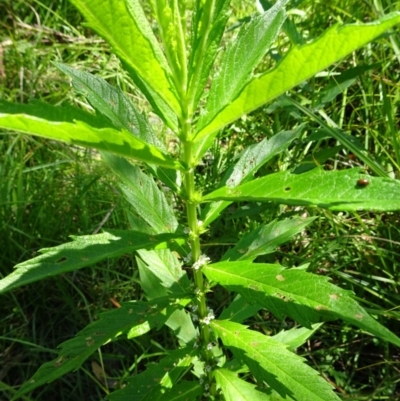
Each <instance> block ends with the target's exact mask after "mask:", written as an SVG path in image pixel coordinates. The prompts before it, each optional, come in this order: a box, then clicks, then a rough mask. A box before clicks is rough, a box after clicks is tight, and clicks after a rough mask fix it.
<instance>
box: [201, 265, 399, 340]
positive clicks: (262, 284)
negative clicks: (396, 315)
mask: <svg viewBox="0 0 400 401" xmlns="http://www.w3.org/2000/svg"><path fill="white" fill-rule="evenodd" d="M203 272H204V274H205V275H206V276H207V278H208V279H209V280H213V281H215V282H217V283H219V284H221V285H223V286H224V287H226V288H228V289H229V290H230V291H236V292H238V293H239V294H240V295H242V296H243V297H244V298H245V299H246V300H247V301H248V302H249V303H252V304H258V305H260V306H263V307H264V308H267V309H268V310H270V311H271V312H272V313H273V314H274V315H276V316H277V317H278V318H279V319H282V318H283V317H284V316H285V315H289V316H291V317H292V318H293V319H295V320H297V321H299V322H300V323H301V324H302V325H304V326H306V327H309V328H311V323H316V322H318V321H319V320H320V319H321V318H323V319H330V320H332V319H338V318H340V319H343V320H345V321H346V322H349V323H351V324H354V325H355V326H358V327H360V328H361V329H363V330H366V331H368V332H370V333H372V334H374V335H376V336H378V337H380V338H383V339H384V340H386V341H390V342H391V343H393V344H395V345H397V346H399V345H400V339H399V338H398V337H397V336H396V335H394V334H393V333H392V332H391V331H389V330H388V329H386V327H384V326H382V325H381V324H380V323H378V322H377V321H376V320H375V319H373V318H372V317H371V316H370V315H369V314H368V313H367V312H366V311H365V310H364V309H363V308H362V307H361V306H360V305H359V304H358V303H357V302H356V301H355V300H354V299H353V293H352V292H350V291H347V290H343V289H341V288H340V287H337V286H335V285H333V284H331V283H330V282H329V278H328V277H323V276H318V275H315V274H312V273H307V272H305V271H304V270H302V269H289V270H285V268H284V267H282V266H279V265H271V264H261V263H251V262H247V261H243V262H221V263H215V264H210V265H207V266H205V267H204V268H203Z"/></svg>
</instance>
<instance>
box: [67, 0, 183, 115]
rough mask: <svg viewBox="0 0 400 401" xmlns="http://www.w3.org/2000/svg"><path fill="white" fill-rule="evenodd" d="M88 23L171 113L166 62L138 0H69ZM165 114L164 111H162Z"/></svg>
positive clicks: (176, 105) (175, 106)
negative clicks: (160, 99) (161, 100)
mask: <svg viewBox="0 0 400 401" xmlns="http://www.w3.org/2000/svg"><path fill="white" fill-rule="evenodd" d="M71 2H72V4H74V5H75V6H76V7H77V8H78V10H79V11H80V12H81V13H82V14H83V16H84V17H85V18H86V20H87V22H88V25H89V26H90V28H92V29H93V30H94V31H96V32H97V33H98V34H99V35H100V36H102V37H103V38H104V39H105V40H106V41H107V42H108V43H109V44H110V45H111V47H112V48H113V51H114V53H115V54H116V55H117V56H118V57H120V58H121V59H122V60H123V62H124V63H125V64H126V65H128V66H129V67H130V69H132V70H134V71H135V73H136V74H137V76H138V77H139V79H140V80H141V81H142V82H144V84H145V85H146V86H148V87H149V88H151V90H152V91H153V92H155V93H157V94H158V95H159V96H160V97H162V99H163V100H164V101H165V102H166V103H165V105H161V104H158V106H159V107H160V108H164V107H165V106H166V105H168V108H169V109H171V110H173V111H174V112H175V114H177V115H180V106H179V102H178V100H177V97H176V95H175V93H174V89H173V85H172V84H171V82H172V78H171V73H170V71H169V68H168V65H167V62H166V60H165V58H164V55H163V53H162V50H161V48H160V46H159V45H158V42H157V39H156V37H155V36H154V34H153V31H152V29H151V27H150V24H149V23H148V21H147V19H146V17H145V15H144V12H143V10H142V7H141V5H140V3H139V1H138V0H129V1H120V0H107V1H103V0H71ZM166 114H168V113H167V112H164V115H166Z"/></svg>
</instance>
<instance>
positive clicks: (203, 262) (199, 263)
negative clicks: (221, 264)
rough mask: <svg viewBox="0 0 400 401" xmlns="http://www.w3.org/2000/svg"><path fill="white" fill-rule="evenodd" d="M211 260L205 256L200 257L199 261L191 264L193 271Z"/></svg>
mask: <svg viewBox="0 0 400 401" xmlns="http://www.w3.org/2000/svg"><path fill="white" fill-rule="evenodd" d="M210 260H211V259H210V258H209V257H208V256H206V255H200V257H199V260H198V261H197V262H195V263H193V266H192V268H193V270H199V269H201V268H202V267H203V266H205V265H206V264H207V263H208V262H209V261H210Z"/></svg>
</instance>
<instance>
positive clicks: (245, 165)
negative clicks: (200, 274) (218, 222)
mask: <svg viewBox="0 0 400 401" xmlns="http://www.w3.org/2000/svg"><path fill="white" fill-rule="evenodd" d="M303 128H304V126H303V125H301V126H299V127H297V128H296V129H295V130H293V131H281V132H279V133H277V134H276V135H274V136H273V137H272V138H265V139H263V140H262V141H261V142H259V143H257V144H254V145H251V146H249V147H248V148H246V149H245V150H244V152H243V153H242V155H241V156H240V159H239V161H238V162H237V163H236V164H235V165H233V166H232V167H231V168H229V169H228V171H227V172H226V173H225V175H224V177H223V179H222V183H223V184H224V185H226V186H227V187H229V188H233V187H236V186H238V185H239V184H242V183H245V182H249V181H251V180H252V179H253V176H254V174H255V173H256V172H257V171H258V170H259V168H260V167H262V166H263V165H264V164H265V163H267V162H268V161H269V160H271V159H272V158H273V157H274V156H275V155H277V154H279V153H280V152H282V151H283V150H285V149H287V148H288V147H289V145H290V144H291V143H292V141H293V140H295V139H296V138H298V136H299V135H300V133H301V132H302V130H303ZM230 204H231V202H224V201H221V202H213V203H211V204H210V205H207V206H206V207H205V209H204V210H203V211H202V216H201V220H202V221H203V226H204V227H207V226H208V225H209V224H210V223H211V222H212V221H214V220H215V219H216V218H217V217H218V216H219V215H220V213H221V212H222V210H224V209H225V208H226V207H228V206H229V205H230Z"/></svg>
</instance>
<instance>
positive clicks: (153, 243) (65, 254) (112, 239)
mask: <svg viewBox="0 0 400 401" xmlns="http://www.w3.org/2000/svg"><path fill="white" fill-rule="evenodd" d="M71 238H72V239H73V242H68V243H66V244H63V245H59V246H55V247H53V248H45V249H42V250H40V252H41V253H42V255H39V256H37V257H35V258H33V259H30V260H27V261H26V262H23V263H20V264H18V265H16V266H15V270H14V271H13V272H12V273H11V274H9V275H8V276H6V277H5V278H3V279H2V280H0V293H2V292H5V291H10V290H12V289H14V288H17V287H20V286H21V285H25V284H28V283H32V282H33V281H37V280H41V279H44V278H47V277H51V276H55V275H57V274H61V273H66V272H70V271H74V270H78V269H81V268H83V267H86V266H92V265H94V264H95V263H97V262H100V261H101V260H104V259H106V258H115V257H118V256H122V255H124V254H125V253H131V252H133V251H135V250H138V249H145V248H147V249H163V248H167V247H171V248H174V244H178V243H181V244H182V243H183V242H184V240H183V239H182V238H179V236H178V235H176V234H159V235H154V236H152V235H148V234H143V233H141V232H136V231H122V230H110V231H106V232H104V233H102V234H95V235H83V236H80V237H76V236H71Z"/></svg>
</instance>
